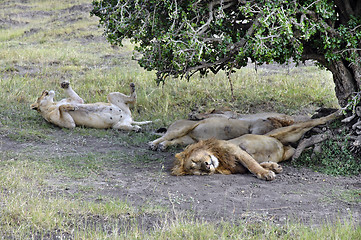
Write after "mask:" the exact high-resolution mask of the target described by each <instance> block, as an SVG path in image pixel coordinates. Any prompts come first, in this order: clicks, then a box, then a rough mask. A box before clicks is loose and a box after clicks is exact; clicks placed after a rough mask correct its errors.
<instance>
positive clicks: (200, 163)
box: [172, 149, 219, 175]
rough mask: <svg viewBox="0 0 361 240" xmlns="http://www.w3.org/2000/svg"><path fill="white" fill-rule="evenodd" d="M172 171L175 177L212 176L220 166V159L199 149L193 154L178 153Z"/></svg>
mask: <svg viewBox="0 0 361 240" xmlns="http://www.w3.org/2000/svg"><path fill="white" fill-rule="evenodd" d="M175 157H176V158H177V161H176V164H175V166H174V167H173V169H172V173H173V174H174V175H211V174H213V173H214V172H215V171H216V168H217V167H218V165H219V161H218V159H217V158H216V157H215V156H214V155H213V154H211V153H210V152H209V151H207V150H204V149H198V150H195V151H192V152H187V150H185V151H184V152H181V153H178V154H176V156H175Z"/></svg>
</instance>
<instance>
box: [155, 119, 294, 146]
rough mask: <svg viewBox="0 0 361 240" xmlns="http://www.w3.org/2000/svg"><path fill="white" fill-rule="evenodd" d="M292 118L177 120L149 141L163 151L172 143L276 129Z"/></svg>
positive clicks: (179, 143) (288, 123) (290, 121)
mask: <svg viewBox="0 0 361 240" xmlns="http://www.w3.org/2000/svg"><path fill="white" fill-rule="evenodd" d="M293 122H294V121H293V118H292V117H291V116H288V115H285V114H278V113H258V114H252V115H247V116H244V117H243V118H239V119H233V118H226V117H219V116H218V117H209V118H206V119H203V120H201V121H191V120H185V119H182V120H178V121H176V122H174V123H173V124H172V125H170V126H169V128H168V130H167V132H166V133H165V135H164V136H162V137H160V138H158V139H156V140H154V141H152V142H150V143H149V146H150V148H151V149H153V150H157V149H160V150H164V149H166V148H167V147H168V146H172V145H189V144H193V143H196V142H198V141H200V140H205V139H209V138H216V139H220V140H228V139H233V138H236V137H239V136H242V135H244V134H248V133H252V134H265V133H267V132H269V131H271V130H273V129H275V128H279V127H282V126H288V125H291V124H292V123H293Z"/></svg>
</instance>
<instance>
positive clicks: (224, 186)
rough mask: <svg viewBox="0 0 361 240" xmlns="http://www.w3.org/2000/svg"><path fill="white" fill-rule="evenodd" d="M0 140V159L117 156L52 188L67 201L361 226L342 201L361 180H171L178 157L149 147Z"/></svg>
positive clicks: (301, 175)
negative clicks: (74, 197) (5, 155)
mask: <svg viewBox="0 0 361 240" xmlns="http://www.w3.org/2000/svg"><path fill="white" fill-rule="evenodd" d="M0 130H1V128H0ZM109 131H112V130H109ZM0 133H1V136H0V150H1V151H11V152H26V151H28V150H29V149H32V151H33V152H32V154H34V155H38V156H39V157H42V156H49V155H52V156H54V154H55V155H57V154H58V155H82V154H84V153H89V152H91V153H94V154H96V153H101V154H105V153H109V152H115V154H116V153H117V152H118V153H119V156H120V157H119V159H118V160H117V161H116V163H115V164H114V165H113V166H111V167H107V168H104V169H103V170H102V172H101V174H98V175H96V177H95V178H94V177H92V178H84V179H80V180H74V179H68V178H64V179H59V178H50V179H48V180H47V181H48V183H49V185H50V186H53V188H54V190H55V189H56V191H57V192H62V193H65V194H70V195H71V194H76V193H77V191H80V190H79V186H86V187H88V188H89V187H91V188H92V189H94V191H97V192H98V194H99V195H103V196H109V197H112V198H116V199H120V200H126V201H128V202H129V203H131V204H132V205H133V206H135V207H137V206H139V207H142V206H145V205H148V204H153V205H157V206H158V205H159V206H165V207H167V208H168V209H172V211H173V213H174V216H177V215H179V214H182V215H184V214H185V213H186V212H188V213H189V211H190V212H191V213H193V214H194V215H195V216H197V218H199V219H203V220H207V221H218V220H222V219H224V220H230V221H234V220H235V221H237V220H239V219H244V220H246V221H265V220H269V221H271V222H274V223H277V224H284V223H286V222H287V221H288V220H290V221H296V222H303V223H306V224H311V225H314V224H316V225H317V224H320V223H324V222H329V221H331V222H332V221H336V220H339V219H345V218H346V219H350V218H352V219H353V220H355V221H358V222H359V221H360V217H361V206H360V204H359V203H355V202H349V201H346V200H345V199H343V198H342V195H343V193H345V192H347V191H349V190H353V189H360V188H361V176H354V177H333V176H328V175H325V174H320V173H317V172H313V171H311V170H309V169H304V168H303V169H299V168H294V167H292V166H291V165H290V164H287V163H286V164H283V167H284V172H283V173H281V174H279V175H277V178H276V180H274V181H272V182H267V181H262V180H259V179H257V178H256V177H254V176H252V175H251V174H244V175H240V174H236V175H228V176H225V175H218V174H217V175H212V176H183V177H176V176H171V175H170V167H171V166H172V162H173V160H174V157H173V155H174V152H153V151H151V150H148V149H147V146H146V144H144V145H143V146H142V144H140V145H137V146H132V145H130V144H128V143H125V142H119V141H114V140H109V138H97V137H91V136H86V137H85V136H80V135H75V134H70V135H69V134H67V133H65V132H64V131H63V130H61V129H57V130H55V132H54V133H53V136H52V138H54V139H55V140H53V141H51V142H49V143H47V142H46V141H42V142H39V141H26V142H23V143H19V142H14V141H13V140H11V138H9V137H8V136H7V135H8V134H9V132H7V131H6V130H4V129H2V130H1V131H0ZM119 134H127V133H124V132H119ZM174 151H177V150H174ZM124 154H126V155H128V154H129V155H131V156H136V155H142V156H144V155H147V158H148V160H149V159H150V160H152V159H153V160H154V161H147V163H146V165H144V166H142V165H141V164H139V162H135V163H130V162H129V161H128V160H126V159H122V157H121V156H124ZM64 186H66V187H64ZM153 220H154V219H152V218H150V219H148V220H147V219H142V221H150V222H149V224H154V222H152V221H153Z"/></svg>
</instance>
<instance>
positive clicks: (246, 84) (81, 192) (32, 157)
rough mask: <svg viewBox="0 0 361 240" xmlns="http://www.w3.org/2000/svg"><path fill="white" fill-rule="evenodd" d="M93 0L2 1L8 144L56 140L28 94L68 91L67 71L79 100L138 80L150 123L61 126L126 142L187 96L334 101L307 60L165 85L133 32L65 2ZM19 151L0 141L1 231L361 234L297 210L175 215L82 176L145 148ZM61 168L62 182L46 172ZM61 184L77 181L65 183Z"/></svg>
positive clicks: (272, 102)
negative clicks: (123, 34)
mask: <svg viewBox="0 0 361 240" xmlns="http://www.w3.org/2000/svg"><path fill="white" fill-rule="evenodd" d="M89 3H91V1H90V0H65V1H52V0H33V1H25V2H24V1H22V2H19V1H2V2H1V3H0V12H1V18H2V19H4V22H2V26H1V27H0V56H1V58H0V86H1V88H0V126H1V125H2V127H1V128H0V133H1V134H3V135H6V136H7V137H8V138H9V139H10V140H12V141H14V144H21V143H26V142H29V141H34V142H39V143H41V142H45V141H46V142H51V143H54V145H56V144H57V143H58V141H59V139H58V138H56V137H55V134H56V133H58V131H59V129H58V128H57V127H55V126H53V125H51V124H48V123H46V122H45V121H44V120H43V119H42V118H41V117H40V115H39V114H38V113H37V112H36V111H31V110H30V108H29V105H30V104H32V103H33V102H34V101H35V100H36V99H37V97H38V96H39V95H40V94H41V92H42V91H43V90H44V89H48V90H50V89H53V90H55V91H56V94H57V95H56V99H61V98H63V97H65V95H64V93H63V92H62V89H60V86H59V83H60V82H61V81H63V80H69V81H70V82H71V84H72V86H73V88H74V89H75V90H76V91H77V92H78V93H79V95H80V96H81V97H83V98H84V99H85V101H86V102H97V101H106V94H107V93H109V92H113V91H120V92H124V93H128V92H129V83H130V82H135V84H136V87H137V94H138V102H137V105H136V106H135V109H134V110H133V116H134V118H135V119H136V120H155V119H159V121H156V122H155V123H154V124H153V125H150V126H145V127H144V128H145V130H146V131H145V132H142V133H129V134H119V133H118V132H116V131H112V130H100V129H88V128H76V129H74V130H66V129H63V130H62V132H63V133H65V134H74V135H76V136H85V137H86V136H93V137H97V138H105V139H109V141H114V142H120V143H122V144H123V145H124V146H130V145H131V146H135V147H137V146H144V144H145V143H146V142H148V141H149V140H150V139H153V138H154V136H152V135H151V134H150V131H152V130H154V129H156V128H157V127H160V126H165V125H168V124H169V123H171V122H173V121H174V120H176V119H179V118H186V117H187V115H188V113H189V112H190V111H191V110H192V109H194V108H198V109H201V110H208V109H212V108H224V107H227V108H230V109H232V110H234V111H238V112H241V113H253V112H260V111H276V112H283V113H288V114H294V113H312V111H313V110H314V109H316V108H318V107H321V106H325V107H335V106H337V100H336V97H335V94H334V90H333V89H334V85H333V83H332V76H331V74H330V73H329V72H327V71H325V70H320V69H317V68H316V67H313V66H307V67H302V68H301V69H300V68H294V69H289V70H288V69H284V70H280V69H278V70H272V69H271V70H270V69H262V68H260V69H258V70H257V71H255V70H254V69H253V68H244V69H241V70H238V71H237V72H236V73H234V74H233V75H232V82H233V86H234V94H235V100H234V101H232V99H231V92H230V87H229V82H228V79H227V77H226V75H225V74H224V73H220V74H218V75H209V76H208V77H205V78H201V77H199V76H197V75H196V76H195V77H194V78H192V79H191V80H190V82H187V81H185V80H182V79H171V78H170V79H168V80H167V81H166V83H165V85H162V86H157V85H156V82H155V80H154V79H155V73H154V72H147V71H145V70H144V69H141V68H140V67H139V66H138V65H137V64H136V62H135V61H132V60H131V56H132V49H133V45H132V44H131V43H130V42H129V41H126V42H125V43H124V47H122V48H113V47H112V46H110V44H109V43H107V42H105V41H100V40H99V39H100V38H101V35H102V29H99V28H98V27H97V25H98V22H97V21H98V20H97V19H96V18H91V17H90V15H89V13H84V12H77V11H69V9H70V8H71V7H73V6H77V5H81V6H83V5H82V4H89ZM24 12H25V13H27V14H24ZM60 140H61V139H60ZM70 147H71V145H70ZM26 151H27V152H12V151H2V152H0V158H1V161H0V235H1V237H2V238H4V239H52V238H56V237H59V238H61V237H63V238H70V239H360V238H361V228H360V226H358V225H354V224H353V223H351V222H352V221H347V220H346V221H340V222H339V223H337V224H324V225H321V226H320V227H317V228H311V227H307V226H304V225H302V224H299V223H297V222H295V223H287V224H285V225H283V226H277V225H274V224H271V223H268V222H266V221H263V222H261V223H248V222H243V221H240V222H236V223H230V222H207V221H200V220H199V221H197V220H194V219H196V218H195V217H196V216H191V217H189V216H177V218H176V219H174V217H172V214H171V210H170V209H164V208H163V207H162V206H157V205H152V204H145V205H144V206H142V207H133V206H132V203H129V202H126V201H119V200H118V199H114V198H111V197H107V196H104V195H100V194H98V190H99V189H98V188H97V187H95V186H93V185H87V184H82V180H84V179H92V178H94V179H96V178H99V177H100V176H101V174H102V172H103V171H104V170H106V169H108V168H111V167H112V165H113V164H116V163H117V161H119V158H123V159H122V160H124V161H125V162H127V163H132V164H133V165H134V166H137V167H143V168H145V167H146V166H147V163H149V162H154V161H157V159H156V157H154V156H152V155H150V154H148V152H147V151H143V152H141V153H140V154H138V155H137V154H134V155H121V154H119V152H117V153H114V152H109V153H106V154H98V153H95V154H93V153H85V154H82V155H79V154H73V153H72V151H71V150H69V151H68V152H67V153H66V154H64V155H62V156H58V155H56V154H54V155H52V156H43V155H42V154H41V153H39V152H38V151H37V149H36V148H27V149H26ZM162 170H163V169H160V171H159V177H161V174H162ZM156 174H158V173H156ZM54 179H55V180H54ZM64 179H65V180H64ZM56 180H58V181H59V182H53V181H56ZM122 187H123V186H118V187H117V186H116V189H117V190H121V188H122ZM67 188H71V189H73V188H74V189H78V191H77V192H76V193H74V194H71V193H67V191H66V190H64V189H67ZM359 194H360V193H359V192H344V193H343V194H342V195H341V196H339V198H342V199H344V201H350V202H354V201H356V202H357V201H358V200H357V199H358V198H357V197H358V196H359ZM142 216H153V217H154V218H155V219H157V220H159V221H158V222H157V224H154V226H152V229H151V231H149V229H148V231H146V230H147V229H141V228H140V227H139V226H141V224H139V222H138V220H139V219H141V217H142Z"/></svg>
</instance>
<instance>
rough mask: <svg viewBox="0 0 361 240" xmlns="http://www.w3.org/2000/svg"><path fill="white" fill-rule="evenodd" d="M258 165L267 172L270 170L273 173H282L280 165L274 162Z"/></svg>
mask: <svg viewBox="0 0 361 240" xmlns="http://www.w3.org/2000/svg"><path fill="white" fill-rule="evenodd" d="M260 165H261V166H262V167H263V168H264V169H267V170H271V171H273V172H275V173H281V172H282V171H283V168H282V167H281V165H279V164H277V163H275V162H263V163H260Z"/></svg>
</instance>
